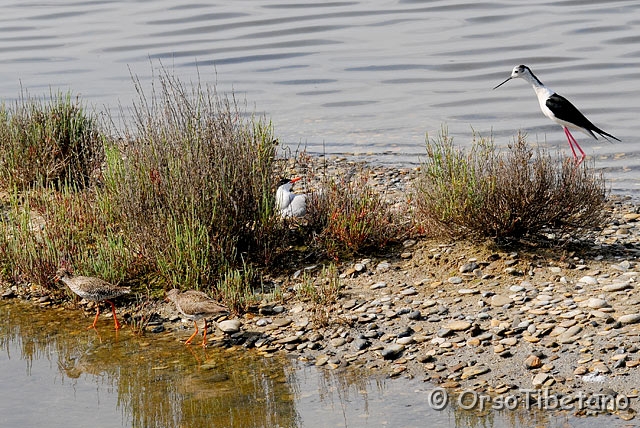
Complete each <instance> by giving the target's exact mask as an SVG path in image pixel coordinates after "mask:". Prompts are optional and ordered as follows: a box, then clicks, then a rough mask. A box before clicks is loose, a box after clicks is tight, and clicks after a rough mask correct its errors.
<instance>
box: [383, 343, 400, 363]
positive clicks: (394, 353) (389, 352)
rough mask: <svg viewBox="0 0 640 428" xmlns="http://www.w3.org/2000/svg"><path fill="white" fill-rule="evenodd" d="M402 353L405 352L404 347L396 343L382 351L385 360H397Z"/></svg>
mask: <svg viewBox="0 0 640 428" xmlns="http://www.w3.org/2000/svg"><path fill="white" fill-rule="evenodd" d="M402 351H404V345H400V344H397V343H394V344H392V345H389V346H387V347H386V348H384V349H382V350H381V351H380V355H381V356H382V358H384V359H385V360H395V359H396V358H398V357H399V356H400V354H402Z"/></svg>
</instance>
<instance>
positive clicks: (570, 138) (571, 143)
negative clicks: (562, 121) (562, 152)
mask: <svg viewBox="0 0 640 428" xmlns="http://www.w3.org/2000/svg"><path fill="white" fill-rule="evenodd" d="M563 128H564V133H565V135H566V136H567V140H568V141H569V146H570V147H571V151H572V152H573V157H574V158H575V159H576V160H577V164H576V166H580V164H581V163H582V161H583V160H584V158H585V156H586V155H585V154H584V150H582V147H580V144H578V142H577V141H576V139H575V138H574V137H573V135H572V134H571V131H569V128H567V127H566V126H565V127H563ZM574 145H575V146H576V147H577V148H578V151H579V152H580V159H578V155H577V154H576V151H575V150H574V148H573V146H574Z"/></svg>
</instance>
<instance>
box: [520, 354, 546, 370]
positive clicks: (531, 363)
mask: <svg viewBox="0 0 640 428" xmlns="http://www.w3.org/2000/svg"><path fill="white" fill-rule="evenodd" d="M524 366H525V367H526V368H528V369H530V370H531V369H537V368H539V367H541V366H542V361H541V360H540V357H538V356H536V355H529V356H528V357H527V359H526V360H524Z"/></svg>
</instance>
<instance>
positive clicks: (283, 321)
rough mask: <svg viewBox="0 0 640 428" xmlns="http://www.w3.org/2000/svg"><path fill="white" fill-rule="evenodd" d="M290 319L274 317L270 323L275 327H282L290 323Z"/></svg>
mask: <svg viewBox="0 0 640 428" xmlns="http://www.w3.org/2000/svg"><path fill="white" fill-rule="evenodd" d="M291 322H292V321H291V319H289V318H276V319H274V320H273V323H272V325H273V326H275V327H277V328H282V327H287V326H288V325H289V324H291Z"/></svg>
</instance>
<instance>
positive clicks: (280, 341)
mask: <svg viewBox="0 0 640 428" xmlns="http://www.w3.org/2000/svg"><path fill="white" fill-rule="evenodd" d="M299 341H300V336H287V337H283V338H282V339H278V340H276V341H275V343H277V344H279V345H286V344H289V343H298V342H299Z"/></svg>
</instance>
